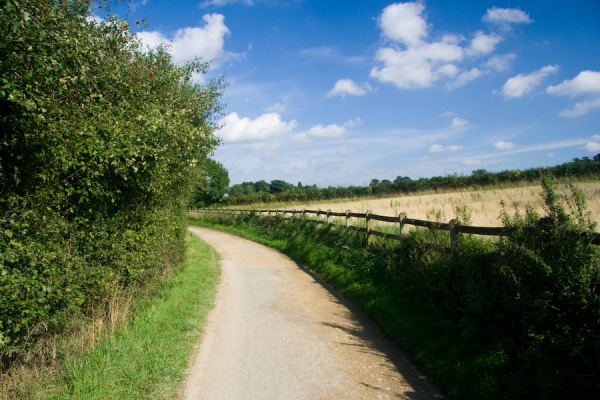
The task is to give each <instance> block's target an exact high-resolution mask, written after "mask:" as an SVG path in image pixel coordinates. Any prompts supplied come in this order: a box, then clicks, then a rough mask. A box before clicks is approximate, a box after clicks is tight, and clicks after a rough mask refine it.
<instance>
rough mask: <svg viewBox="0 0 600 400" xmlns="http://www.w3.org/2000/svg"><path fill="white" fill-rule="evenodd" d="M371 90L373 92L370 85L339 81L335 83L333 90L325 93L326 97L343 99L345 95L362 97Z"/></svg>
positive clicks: (346, 80)
mask: <svg viewBox="0 0 600 400" xmlns="http://www.w3.org/2000/svg"><path fill="white" fill-rule="evenodd" d="M371 90H373V88H371V85H369V84H368V83H363V84H362V85H358V84H356V83H355V82H354V81H353V80H351V79H340V80H339V81H337V82H336V83H335V85H334V86H333V89H331V90H330V91H329V93H327V97H335V96H340V97H341V98H342V99H343V98H344V97H345V96H347V95H350V96H364V95H365V94H367V92H370V91H371Z"/></svg>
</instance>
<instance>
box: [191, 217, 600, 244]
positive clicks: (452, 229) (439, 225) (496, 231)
mask: <svg viewBox="0 0 600 400" xmlns="http://www.w3.org/2000/svg"><path fill="white" fill-rule="evenodd" d="M188 211H189V212H196V213H214V212H217V213H221V212H223V213H230V214H235V213H239V214H242V213H254V214H267V215H275V216H280V215H281V217H282V218H284V219H290V218H293V216H295V215H302V216H306V215H316V220H315V222H316V223H327V224H335V223H334V222H333V221H332V217H342V218H345V219H346V224H345V227H346V229H351V230H355V231H358V232H364V233H366V234H367V245H368V246H370V245H371V244H372V243H373V240H374V238H375V237H382V238H386V239H391V240H402V233H403V230H404V227H405V226H406V225H412V226H418V227H423V228H429V229H434V230H440V231H447V232H449V233H450V246H451V247H449V248H448V247H444V246H441V245H438V244H434V243H424V245H425V246H427V247H429V248H431V249H433V250H437V251H441V252H451V251H452V250H453V249H455V248H456V246H458V241H459V234H461V233H463V234H469V235H483V236H510V235H511V234H512V233H514V231H515V230H514V229H512V228H506V227H487V226H471V225H462V224H460V222H459V221H458V220H457V219H453V220H451V221H449V222H448V223H444V222H435V221H428V220H421V219H415V218H408V217H407V216H406V213H400V214H399V215H398V216H396V217H394V216H389V215H377V214H373V213H372V212H371V211H367V212H366V213H354V212H352V211H350V210H347V211H346V212H334V211H331V210H326V211H323V210H321V209H319V210H243V209H242V210H239V209H228V208H203V209H193V208H190V209H188ZM286 214H291V215H292V217H290V218H287V217H286ZM322 215H324V216H325V217H326V220H324V221H323V220H321V219H320V216H322ZM351 218H356V219H359V220H365V226H366V227H358V226H354V225H352V223H351ZM374 221H381V222H389V223H396V224H398V234H394V233H387V232H381V231H378V230H375V229H374V228H375V225H374ZM335 225H338V226H342V225H340V224H335ZM525 229H526V233H528V234H535V231H533V230H532V229H527V228H525ZM580 234H581V236H582V237H587V238H588V239H589V242H590V244H593V245H600V233H597V232H594V233H593V234H589V233H587V232H580Z"/></svg>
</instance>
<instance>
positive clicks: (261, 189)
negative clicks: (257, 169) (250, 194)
mask: <svg viewBox="0 0 600 400" xmlns="http://www.w3.org/2000/svg"><path fill="white" fill-rule="evenodd" d="M254 191H255V192H256V193H270V192H271V188H270V186H269V184H268V183H267V182H265V181H264V180H260V181H258V182H256V183H255V184H254Z"/></svg>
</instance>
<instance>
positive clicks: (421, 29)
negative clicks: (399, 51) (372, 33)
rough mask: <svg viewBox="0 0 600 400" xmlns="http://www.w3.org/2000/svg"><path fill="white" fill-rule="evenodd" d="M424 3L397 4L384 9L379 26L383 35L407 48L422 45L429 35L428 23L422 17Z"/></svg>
mask: <svg viewBox="0 0 600 400" xmlns="http://www.w3.org/2000/svg"><path fill="white" fill-rule="evenodd" d="M424 10H425V5H423V3H396V4H390V5H389V6H387V7H386V8H384V9H383V13H382V14H381V17H380V19H379V26H380V27H381V30H382V31H383V35H384V36H386V37H387V38H389V39H392V40H394V41H396V42H400V43H404V44H406V45H407V46H416V45H420V44H421V43H422V42H423V39H424V38H425V37H427V35H428V32H427V31H428V29H427V23H426V22H425V19H424V18H423V17H422V16H421V13H422V12H423V11H424Z"/></svg>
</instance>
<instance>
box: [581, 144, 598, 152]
mask: <svg viewBox="0 0 600 400" xmlns="http://www.w3.org/2000/svg"><path fill="white" fill-rule="evenodd" d="M583 148H584V149H585V150H586V151H587V152H589V153H598V152H600V143H598V142H587V143H586V145H585V146H584V147H583Z"/></svg>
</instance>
